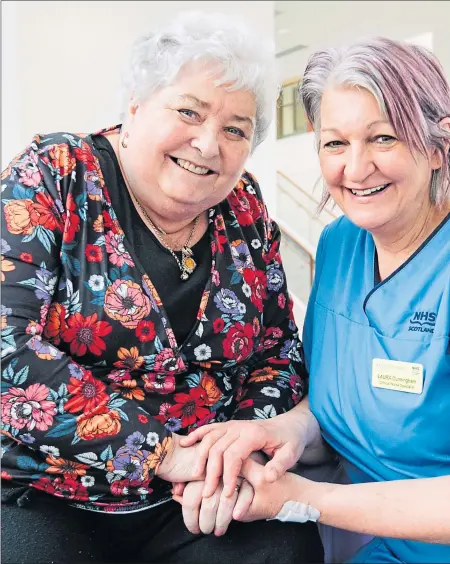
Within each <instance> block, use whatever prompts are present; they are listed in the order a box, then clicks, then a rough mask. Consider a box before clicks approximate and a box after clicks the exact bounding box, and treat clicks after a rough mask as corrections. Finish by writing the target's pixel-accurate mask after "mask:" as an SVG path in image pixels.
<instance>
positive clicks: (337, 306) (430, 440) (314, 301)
mask: <svg viewBox="0 0 450 564" xmlns="http://www.w3.org/2000/svg"><path fill="white" fill-rule="evenodd" d="M375 264H376V251H375V246H374V242H373V238H372V236H371V235H370V233H368V232H367V231H365V230H362V229H360V228H358V227H356V226H355V225H354V224H353V223H351V222H350V221H349V220H348V219H347V218H345V217H341V218H339V219H338V220H336V221H335V222H333V223H332V224H330V225H329V226H327V227H326V228H325V230H324V232H323V233H322V236H321V239H320V242H319V246H318V251H317V257H316V275H315V281H314V286H313V289H312V291H311V296H310V300H309V304H308V310H307V315H306V320H305V326H304V333H303V344H304V349H305V358H306V364H307V367H308V369H309V372H310V392H309V399H310V405H311V410H312V412H313V413H314V415H315V416H316V417H317V419H318V421H319V423H320V426H321V429H322V433H323V436H324V438H325V440H326V441H327V442H328V443H329V444H330V445H331V446H332V447H333V448H334V449H335V450H336V451H337V452H338V453H339V454H340V455H341V457H342V460H343V462H344V466H345V467H346V470H347V472H348V474H349V477H350V479H351V480H352V481H353V482H355V483H360V482H373V481H385V480H401V479H409V478H429V477H434V476H442V475H448V474H450V431H449V430H450V343H449V333H450V214H449V215H448V216H447V217H446V219H445V220H444V221H443V222H442V223H441V224H440V225H439V227H438V228H437V229H436V230H435V231H434V232H433V233H432V235H431V236H430V237H429V238H428V239H427V240H426V241H425V242H424V243H423V245H422V246H421V247H420V248H419V249H418V250H417V251H416V252H415V253H414V255H413V256H411V257H410V258H409V259H408V260H407V261H406V262H405V263H404V264H403V265H402V266H401V267H400V268H398V269H397V270H396V271H395V272H394V273H393V274H391V276H389V277H388V278H386V279H385V280H383V281H382V282H381V283H378V284H376V283H375ZM374 358H381V359H389V360H398V361H404V362H413V363H420V364H422V365H423V377H424V380H423V391H422V393H421V394H413V393H408V392H403V391H394V390H387V389H381V388H375V387H373V386H372V360H373V359H374ZM375 542H376V543H377V551H376V553H377V554H378V553H379V551H380V550H385V552H386V554H385V558H387V560H385V561H388V562H397V561H398V560H400V561H403V562H447V563H448V562H450V546H444V545H433V544H425V543H419V542H413V541H404V540H398V539H388V538H385V539H376V541H375ZM383 547H384V548H383ZM379 557H380V555H379V554H378V556H377V558H379Z"/></svg>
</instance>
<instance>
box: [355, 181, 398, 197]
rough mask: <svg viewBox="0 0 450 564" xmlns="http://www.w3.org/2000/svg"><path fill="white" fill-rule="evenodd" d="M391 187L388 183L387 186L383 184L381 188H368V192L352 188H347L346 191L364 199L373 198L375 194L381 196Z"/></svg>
mask: <svg viewBox="0 0 450 564" xmlns="http://www.w3.org/2000/svg"><path fill="white" fill-rule="evenodd" d="M390 185H391V183H390V182H388V183H387V184H381V185H380V186H375V187H374V188H367V189H366V190H353V189H352V188H346V189H347V190H350V192H351V193H352V194H353V195H354V196H357V197H359V198H364V197H366V196H372V195H373V194H381V192H384V191H385V190H386V188H388V187H389V186H390Z"/></svg>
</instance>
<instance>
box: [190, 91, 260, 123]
mask: <svg viewBox="0 0 450 564" xmlns="http://www.w3.org/2000/svg"><path fill="white" fill-rule="evenodd" d="M180 98H181V99H182V100H185V101H187V102H193V103H194V104H195V105H197V106H199V107H200V108H203V109H205V110H210V109H211V104H209V103H208V102H205V101H204V100H200V98H197V96H194V95H193V94H182V95H181V96H180ZM231 119H232V121H239V122H245V123H248V124H249V125H250V126H251V127H252V128H254V127H255V120H254V119H253V118H250V117H247V116H238V115H236V114H235V115H233V116H231Z"/></svg>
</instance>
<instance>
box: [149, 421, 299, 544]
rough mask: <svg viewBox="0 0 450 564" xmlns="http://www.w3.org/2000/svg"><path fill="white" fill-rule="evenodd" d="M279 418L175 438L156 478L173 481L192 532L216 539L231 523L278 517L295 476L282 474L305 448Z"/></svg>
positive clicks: (222, 425) (224, 425) (296, 433)
mask: <svg viewBox="0 0 450 564" xmlns="http://www.w3.org/2000/svg"><path fill="white" fill-rule="evenodd" d="M277 419H278V421H276V420H277ZM281 419H282V416H280V417H277V418H274V419H271V420H264V421H229V422H227V423H214V424H211V425H206V426H204V427H201V428H199V429H196V430H195V431H193V432H192V433H191V434H190V435H188V436H187V437H180V436H174V441H173V443H174V446H173V448H172V452H171V453H169V455H168V457H167V462H165V463H164V466H161V467H160V470H159V471H158V476H159V477H161V478H162V479H165V480H168V481H171V482H172V483H173V488H172V494H173V499H174V500H175V501H177V502H178V503H180V504H181V506H182V513H183V519H184V522H185V525H186V527H187V528H188V530H189V531H190V532H191V533H194V534H198V533H205V534H209V533H212V532H214V534H215V535H216V536H220V535H223V534H224V533H225V532H226V530H227V528H228V526H229V524H230V522H231V521H232V520H233V519H235V520H239V521H253V520H256V519H270V518H273V517H275V515H277V513H278V512H279V511H280V509H281V507H282V506H283V504H284V503H285V501H288V499H289V498H290V491H291V490H292V487H293V484H292V481H293V480H295V479H297V478H298V477H297V476H294V475H293V474H290V473H286V471H287V470H288V469H289V468H291V467H292V466H293V465H294V464H295V463H296V462H297V460H298V459H299V458H300V456H301V454H302V452H303V449H304V441H303V440H302V437H303V434H302V433H301V432H299V429H290V430H289V427H287V428H286V426H283V423H284V422H283V421H282V420H281ZM268 458H269V460H268ZM267 460H268V462H267ZM266 462H267V463H266Z"/></svg>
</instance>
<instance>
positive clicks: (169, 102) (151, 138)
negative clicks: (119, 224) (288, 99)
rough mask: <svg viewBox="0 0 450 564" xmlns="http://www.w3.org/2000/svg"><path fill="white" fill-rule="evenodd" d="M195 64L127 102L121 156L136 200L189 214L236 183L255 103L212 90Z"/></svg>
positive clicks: (205, 71) (246, 96)
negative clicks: (167, 82) (147, 94)
mask: <svg viewBox="0 0 450 564" xmlns="http://www.w3.org/2000/svg"><path fill="white" fill-rule="evenodd" d="M216 78H217V75H216V76H214V75H212V74H211V67H209V68H208V67H205V65H204V64H203V65H201V64H200V63H191V64H189V65H186V67H184V68H183V69H182V70H181V72H180V73H179V75H178V77H177V78H176V80H175V81H174V82H173V83H172V84H170V85H169V86H165V87H162V88H160V89H158V90H157V91H155V92H154V93H153V94H152V95H151V96H150V97H149V98H148V99H147V100H145V101H144V102H142V103H139V104H137V105H133V104H131V105H130V110H129V115H128V116H127V121H126V131H127V132H128V135H129V137H128V148H127V149H126V150H123V151H121V156H122V158H123V161H124V162H126V170H127V176H128V178H129V180H130V182H131V183H132V186H133V188H134V192H135V194H136V196H137V197H138V199H139V200H140V201H141V202H142V203H143V204H146V205H148V206H149V207H151V208H153V209H155V210H158V207H159V208H163V209H165V210H167V211H169V210H171V211H172V212H174V213H176V214H178V213H182V209H183V208H184V209H185V210H186V211H187V212H188V213H189V214H190V215H192V214H193V213H200V212H201V211H203V210H205V209H207V208H209V207H211V206H213V205H215V204H217V203H218V202H220V201H221V200H223V199H224V198H225V197H226V196H227V195H228V193H229V192H230V191H231V190H232V189H233V187H234V186H235V185H236V183H237V182H238V180H239V177H240V175H241V174H242V170H243V168H244V164H245V161H246V159H247V158H248V156H249V154H250V150H251V147H252V142H253V135H254V127H255V115H256V103H255V97H254V95H253V94H252V93H251V92H249V91H245V90H232V91H230V90H227V89H226V88H225V87H224V86H216V85H215V84H214V81H215V80H216Z"/></svg>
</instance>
